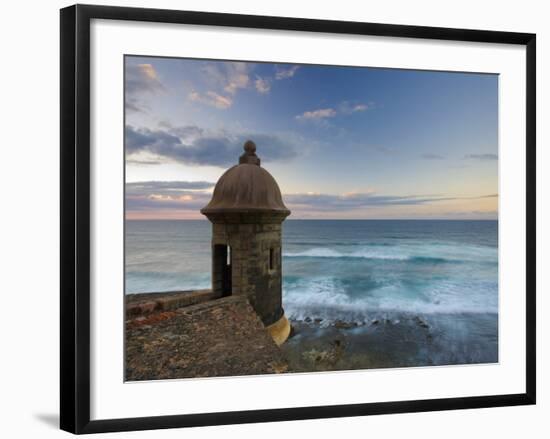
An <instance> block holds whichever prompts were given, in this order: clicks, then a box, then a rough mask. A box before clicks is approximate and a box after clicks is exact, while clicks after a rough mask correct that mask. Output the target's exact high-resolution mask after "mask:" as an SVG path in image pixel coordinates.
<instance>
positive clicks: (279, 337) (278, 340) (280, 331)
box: [267, 314, 290, 346]
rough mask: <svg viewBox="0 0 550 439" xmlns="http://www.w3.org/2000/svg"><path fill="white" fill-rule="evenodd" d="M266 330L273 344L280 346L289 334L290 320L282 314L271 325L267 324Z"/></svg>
mask: <svg viewBox="0 0 550 439" xmlns="http://www.w3.org/2000/svg"><path fill="white" fill-rule="evenodd" d="M267 330H268V331H269V334H270V335H271V337H272V338H273V340H274V341H275V344H276V345H277V346H281V345H282V344H283V343H284V342H285V341H286V340H287V338H288V336H289V335H290V322H289V321H288V320H287V318H286V317H285V315H284V314H283V316H282V317H281V318H280V319H279V320H277V321H276V322H275V323H273V324H272V325H269V326H268V327H267Z"/></svg>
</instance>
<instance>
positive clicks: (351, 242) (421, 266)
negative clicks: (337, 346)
mask: <svg viewBox="0 0 550 439" xmlns="http://www.w3.org/2000/svg"><path fill="white" fill-rule="evenodd" d="M497 225H498V223H497V222H496V221H376V220H373V221H330V220H327V221H324V220H315V221H312V220H288V221H286V222H285V223H284V229H283V236H284V238H283V280H284V282H283V295H284V305H285V309H286V312H287V314H288V315H289V316H290V317H293V318H303V317H306V316H310V315H315V316H318V317H322V318H325V319H334V318H339V319H355V318H357V319H359V318H362V317H363V316H364V315H368V314H372V315H376V314H379V313H382V312H393V311H409V312H418V313H461V312H468V313H497V310H498V247H497V245H498V227H497ZM209 286H210V224H209V223H208V222H206V221H128V222H127V225H126V292H127V293H139V292H154V291H169V290H185V289H195V288H209Z"/></svg>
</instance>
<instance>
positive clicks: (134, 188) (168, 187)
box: [126, 181, 216, 193]
mask: <svg viewBox="0 0 550 439" xmlns="http://www.w3.org/2000/svg"><path fill="white" fill-rule="evenodd" d="M215 185H216V183H212V182H210V181H139V182H131V183H126V193H128V192H130V193H143V192H148V191H161V190H162V191H171V192H173V191H182V190H204V189H211V188H213V187H214V186H215Z"/></svg>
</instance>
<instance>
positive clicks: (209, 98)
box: [189, 91, 233, 110]
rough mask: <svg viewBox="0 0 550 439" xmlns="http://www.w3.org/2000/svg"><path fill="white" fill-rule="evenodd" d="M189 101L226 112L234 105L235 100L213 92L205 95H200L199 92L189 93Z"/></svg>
mask: <svg viewBox="0 0 550 439" xmlns="http://www.w3.org/2000/svg"><path fill="white" fill-rule="evenodd" d="M189 99H190V100H192V101H194V102H200V103H202V104H206V105H210V106H211V107H216V108H219V109H220V110H225V109H227V108H229V107H231V105H233V98H231V97H230V96H222V95H220V94H218V93H216V92H213V91H207V92H206V93H205V94H200V93H199V92H197V91H192V92H191V93H189Z"/></svg>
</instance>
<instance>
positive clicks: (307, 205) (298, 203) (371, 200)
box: [284, 192, 455, 210]
mask: <svg viewBox="0 0 550 439" xmlns="http://www.w3.org/2000/svg"><path fill="white" fill-rule="evenodd" d="M454 199H455V198H453V197H441V196H429V195H406V196H392V195H376V194H375V193H374V192H365V193H347V194H341V195H332V194H316V193H305V194H287V195H284V200H285V203H287V205H289V206H291V207H292V206H294V207H295V208H300V209H304V210H349V209H360V208H363V207H368V206H397V205H418V204H426V203H433V202H438V201H448V200H454Z"/></svg>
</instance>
